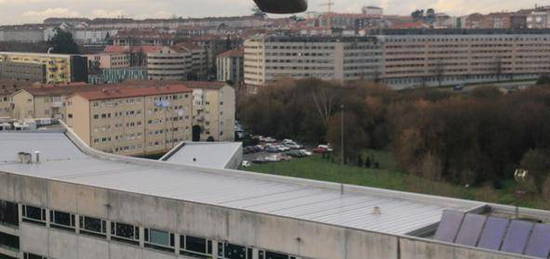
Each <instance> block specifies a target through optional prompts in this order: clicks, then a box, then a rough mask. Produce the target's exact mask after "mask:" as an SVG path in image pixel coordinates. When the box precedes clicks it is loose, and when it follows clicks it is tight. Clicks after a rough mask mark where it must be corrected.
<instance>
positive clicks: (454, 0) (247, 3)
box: [0, 0, 550, 24]
mask: <svg viewBox="0 0 550 259" xmlns="http://www.w3.org/2000/svg"><path fill="white" fill-rule="evenodd" d="M323 2H325V0H309V7H310V8H309V10H310V11H323V10H326V7H322V6H321V4H322V3H323ZM334 2H335V6H334V10H335V11H338V12H359V10H360V8H361V6H363V5H377V6H381V7H383V8H384V9H385V13H387V14H410V13H411V11H413V10H414V9H420V8H423V9H426V8H430V7H431V8H435V9H436V10H437V11H438V12H440V11H442V12H447V13H449V14H452V15H462V14H467V13H472V12H493V11H506V10H516V9H521V8H530V7H533V6H534V5H535V4H548V5H550V0H539V1H536V0H370V1H366V0H361V1H360V0H334ZM252 6H253V1H252V0H0V24H18V23H38V22H41V21H42V20H43V19H44V18H46V17H52V16H55V17H82V16H85V17H91V18H94V17H116V16H125V17H132V18H144V17H151V18H168V17H172V16H178V17H179V16H182V17H203V16H230V15H244V14H250V9H251V7H252Z"/></svg>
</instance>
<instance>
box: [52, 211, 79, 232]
mask: <svg viewBox="0 0 550 259" xmlns="http://www.w3.org/2000/svg"><path fill="white" fill-rule="evenodd" d="M50 226H51V227H54V228H60V229H65V230H72V231H74V227H75V216H74V214H71V213H67V212H61V211H55V210H50Z"/></svg>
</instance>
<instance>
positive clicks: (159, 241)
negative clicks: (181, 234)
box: [144, 228, 175, 251]
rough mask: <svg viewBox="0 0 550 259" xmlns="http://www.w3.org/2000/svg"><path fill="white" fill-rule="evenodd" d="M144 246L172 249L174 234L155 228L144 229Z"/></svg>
mask: <svg viewBox="0 0 550 259" xmlns="http://www.w3.org/2000/svg"><path fill="white" fill-rule="evenodd" d="M144 233H145V247H150V248H154V249H160V250H166V251H174V246H175V244H174V242H175V241H174V234H172V233H169V232H165V231H160V230H156V229H151V228H146V229H145V232H144Z"/></svg>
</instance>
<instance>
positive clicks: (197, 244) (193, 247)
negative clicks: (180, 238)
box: [185, 236, 206, 253]
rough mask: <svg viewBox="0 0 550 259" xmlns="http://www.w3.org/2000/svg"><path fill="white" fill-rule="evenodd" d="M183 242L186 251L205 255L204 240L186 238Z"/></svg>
mask: <svg viewBox="0 0 550 259" xmlns="http://www.w3.org/2000/svg"><path fill="white" fill-rule="evenodd" d="M185 241H186V245H187V246H186V247H185V249H186V250H189V251H193V252H199V253H206V239H204V238H198V237H192V236H186V237H185Z"/></svg>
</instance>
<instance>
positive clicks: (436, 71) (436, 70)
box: [433, 59, 445, 87]
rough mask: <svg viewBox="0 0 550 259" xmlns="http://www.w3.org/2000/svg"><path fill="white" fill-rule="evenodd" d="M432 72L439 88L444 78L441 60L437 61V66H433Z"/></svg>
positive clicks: (443, 65) (443, 66)
mask: <svg viewBox="0 0 550 259" xmlns="http://www.w3.org/2000/svg"><path fill="white" fill-rule="evenodd" d="M433 72H434V75H435V78H436V79H437V86H438V87H441V84H442V81H443V77H444V76H445V64H443V60H442V59H439V60H438V61H437V64H436V65H435V68H434V70H433Z"/></svg>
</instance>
